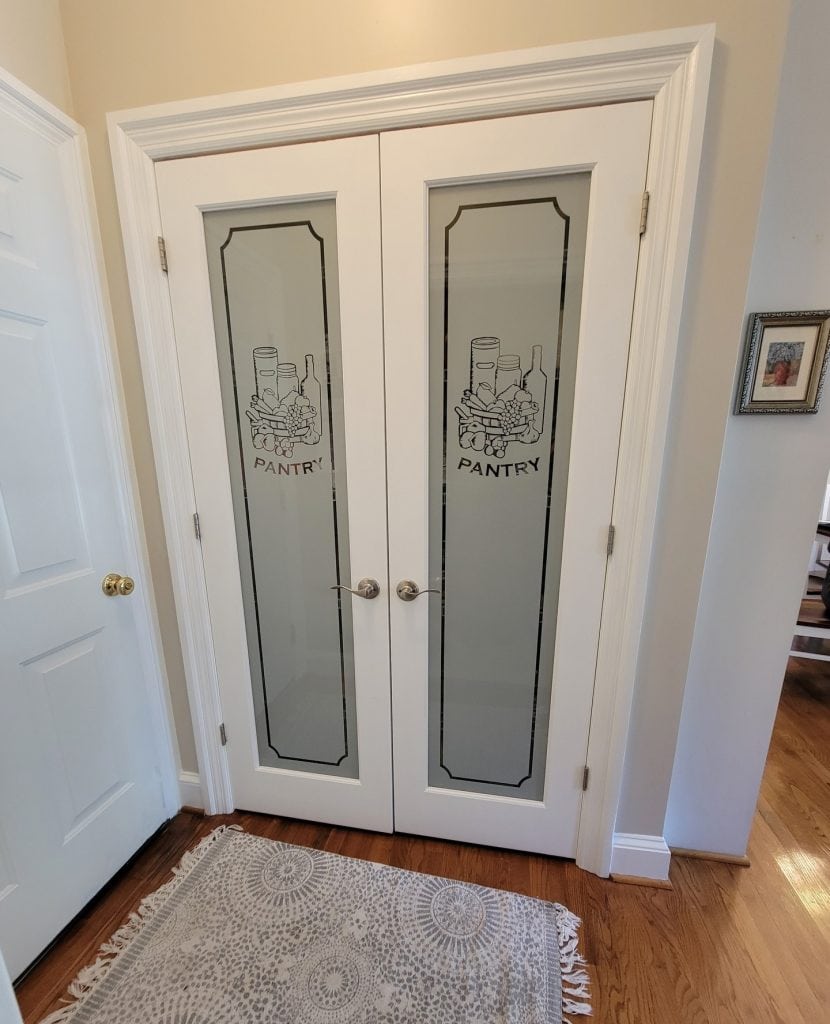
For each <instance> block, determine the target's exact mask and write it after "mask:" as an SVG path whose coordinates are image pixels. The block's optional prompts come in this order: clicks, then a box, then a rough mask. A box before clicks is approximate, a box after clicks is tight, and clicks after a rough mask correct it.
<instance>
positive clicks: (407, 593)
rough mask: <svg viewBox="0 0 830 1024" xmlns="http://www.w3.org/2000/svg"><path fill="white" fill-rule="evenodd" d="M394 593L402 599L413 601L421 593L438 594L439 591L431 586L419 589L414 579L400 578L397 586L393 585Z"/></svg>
mask: <svg viewBox="0 0 830 1024" xmlns="http://www.w3.org/2000/svg"><path fill="white" fill-rule="evenodd" d="M395 593H396V594H397V595H398V597H399V598H400V599H401V600H402V601H414V600H415V598H416V597H420V596H421V594H440V593H441V591H440V590H433V589H432V588H428V589H426V590H421V588H420V587H419V586H418V584H417V583H416V582H415V580H401V582H400V583H399V584H398V585H397V587H395Z"/></svg>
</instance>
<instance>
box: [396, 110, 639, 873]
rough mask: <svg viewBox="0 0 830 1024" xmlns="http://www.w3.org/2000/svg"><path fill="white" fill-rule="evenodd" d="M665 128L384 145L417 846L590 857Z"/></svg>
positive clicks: (410, 804)
mask: <svg viewBox="0 0 830 1024" xmlns="http://www.w3.org/2000/svg"><path fill="white" fill-rule="evenodd" d="M650 126H651V103H650V102H639V103H621V104H618V105H615V106H608V107H595V108H591V109H583V110H568V111H559V112H556V113H550V114H535V115H530V116H526V117H511V118H503V119H499V120H488V121H480V122H475V123H470V124H456V125H447V126H440V127H433V128H421V129H413V130H410V131H398V132H389V133H387V134H384V135H382V136H381V168H382V175H383V193H382V195H383V206H382V219H383V283H384V320H385V344H386V388H387V395H386V408H387V445H388V452H389V458H388V466H389V470H388V473H389V558H390V580H391V583H390V588H391V589H392V591H393V595H392V597H391V640H392V695H393V696H392V703H393V733H394V738H395V742H394V755H395V760H394V765H395V825H396V828H398V829H400V830H401V831H405V832H416V833H421V834H425V835H433V836H441V837H445V838H448V839H457V840H464V841H467V842H475V843H486V844H491V845H496V846H505V847H512V848H515V849H522V850H534V851H539V852H542V853H548V854H556V855H559V856H564V857H573V856H574V855H575V853H576V841H577V832H578V826H579V815H580V808H581V803H582V793H583V781H584V768H585V758H586V751H587V746H588V728H589V723H590V716H591V702H592V697H593V690H594V670H595V664H596V655H597V645H598V639H599V626H600V614H601V610H602V600H603V587H604V580H605V568H606V560H607V543H608V535H609V524H610V522H611V510H612V502H613V495H614V479H615V471H616V464H617V453H618V449H619V435H620V418H621V413H622V404H623V395H624V392H625V378H626V366H627V360H628V347H629V334H630V327H631V314H632V306H633V301H634V284H635V276H636V269H637V257H638V251H639V240H640V234H639V223H640V211H641V203H642V196H643V189H644V187H645V175H646V161H647V157H648V146H649V133H650ZM396 590H397V593H398V596H395V594H394V592H395V591H396ZM426 591H429V592H426Z"/></svg>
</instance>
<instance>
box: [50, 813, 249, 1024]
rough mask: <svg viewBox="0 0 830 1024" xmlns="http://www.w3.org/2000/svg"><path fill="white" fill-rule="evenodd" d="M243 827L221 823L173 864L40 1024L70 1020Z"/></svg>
mask: <svg viewBox="0 0 830 1024" xmlns="http://www.w3.org/2000/svg"><path fill="white" fill-rule="evenodd" d="M242 831H243V829H242V828H241V827H240V826H239V825H220V826H219V827H218V828H215V829H214V830H213V831H212V832H210V833H209V834H208V835H206V836H205V837H204V839H202V840H201V841H200V842H199V843H198V844H197V845H196V846H194V847H193V849H192V850H187V852H186V853H185V854H184V856H183V857H182V859H181V860H180V861H179V863H178V864H177V865H176V867H174V868H173V877H172V878H171V879H170V881H169V882H165V883H164V885H162V886H161V887H160V888H158V889H156V890H155V892H152V893H150V894H149V896H145V897H144V899H143V900H142V901H141V903H140V905H139V907H138V910H136V911H133V913H132V914H130V916H129V918H127V921H126V922H125V923H124V924H123V925H121V927H120V928H119V929H118V930H117V931H116V932H114V934H112V935H111V936H110V937H109V939H108V940H107V941H106V942H105V943H104V944H103V945H102V946H101V948H100V950H99V953H100V954H102V955H100V956H98V958H97V959H96V960H95V963H92V964H88V965H87V966H86V967H83V968H82V969H81V970H80V971H79V972H78V975H77V977H76V978H75V980H74V981H73V982H72V984H71V985H70V986H69V989H68V990H67V991H68V994H69V995H70V996H71V997H72V999H71V1001H68V1002H67V1004H66V1006H62V1007H61V1008H60V1009H58V1010H55V1011H53V1012H52V1013H50V1014H49V1016H48V1017H44V1018H43V1020H42V1021H41V1022H40V1024H69V1021H71V1019H72V1017H73V1016H74V1015H75V1013H76V1011H77V1010H78V1008H79V1007H80V1006H82V1005H83V1004H84V1003H85V1002H86V1000H87V999H88V998H89V996H90V995H91V994H92V993H93V992H94V991H95V989H96V988H97V987H98V985H99V984H100V983H101V982H102V981H103V980H104V978H105V977H106V976H107V973H108V972H109V969H110V968H111V967H112V965H113V964H114V963H115V962H116V961H117V959H118V957H119V956H120V954H121V953H123V952H124V951H125V950H126V949H128V948H129V946H130V944H131V943H132V942H133V940H134V939H136V938H137V937H138V936H139V935H140V934H141V932H142V930H143V929H144V928H145V927H146V926H147V924H149V922H150V921H151V920H152V919H153V917H154V916H155V914H156V912H157V911H158V910H159V909H160V908H161V907H162V906H163V905H164V904H165V903H166V901H167V897H168V896H169V895H170V893H171V892H172V891H173V890H174V889H176V888H177V887H178V886H179V885H181V883H182V882H183V881H184V879H185V878H187V876H188V875H189V874H190V872H191V871H192V870H193V869H194V868H195V867H196V865H197V864H198V863H199V861H201V859H202V858H203V857H204V855H205V854H206V853H207V851H208V850H209V849H210V847H211V846H212V845H213V844H214V843H215V842H216V840H217V839H218V838H219V837H220V836H222V835H224V834H225V833H226V832H242Z"/></svg>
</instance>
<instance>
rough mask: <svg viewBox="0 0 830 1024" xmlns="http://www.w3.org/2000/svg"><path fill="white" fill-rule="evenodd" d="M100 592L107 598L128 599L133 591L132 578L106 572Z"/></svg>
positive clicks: (133, 583)
mask: <svg viewBox="0 0 830 1024" xmlns="http://www.w3.org/2000/svg"><path fill="white" fill-rule="evenodd" d="M101 590H103V591H104V593H105V594H106V595H107V597H119V596H120V597H129V596H130V594H132V592H133V591H134V590H135V580H134V579H133V578H132V576H122V575H121V574H120V573H117V572H108V573H107V575H106V576H105V577H104V578H103V580H102V581H101Z"/></svg>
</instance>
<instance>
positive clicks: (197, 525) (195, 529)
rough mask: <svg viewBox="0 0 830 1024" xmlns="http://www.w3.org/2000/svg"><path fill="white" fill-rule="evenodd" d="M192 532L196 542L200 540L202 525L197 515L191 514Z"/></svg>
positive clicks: (195, 513)
mask: <svg viewBox="0 0 830 1024" xmlns="http://www.w3.org/2000/svg"><path fill="white" fill-rule="evenodd" d="M193 532H194V533H195V534H196V540H201V539H202V524H201V522H200V521H199V513H198V512H194V513H193Z"/></svg>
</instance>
